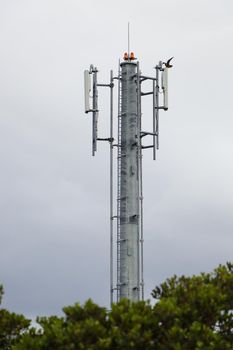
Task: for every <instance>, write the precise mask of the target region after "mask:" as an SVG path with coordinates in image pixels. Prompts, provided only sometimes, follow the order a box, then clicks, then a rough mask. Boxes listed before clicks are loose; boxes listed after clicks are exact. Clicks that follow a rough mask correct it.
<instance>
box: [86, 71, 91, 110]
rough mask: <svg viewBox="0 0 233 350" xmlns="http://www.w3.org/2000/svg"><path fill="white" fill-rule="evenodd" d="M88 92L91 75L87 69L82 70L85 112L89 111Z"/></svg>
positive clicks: (89, 90)
mask: <svg viewBox="0 0 233 350" xmlns="http://www.w3.org/2000/svg"><path fill="white" fill-rule="evenodd" d="M90 92H91V76H90V72H89V70H87V69H86V70H85V71H84V94H85V113H88V112H90Z"/></svg>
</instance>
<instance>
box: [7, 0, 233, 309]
mask: <svg viewBox="0 0 233 350" xmlns="http://www.w3.org/2000/svg"><path fill="white" fill-rule="evenodd" d="M232 15H233V3H232V1H231V0H222V1H217V0H208V1H207V0H195V1H194V0H189V1H187V0H163V1H155V0H153V1H152V0H151V1H150V0H145V1H140V2H139V1H138V2H130V1H128V2H126V1H123V0H119V1H109V0H108V1H107V0H99V1H94V0H90V1H85V2H84V1H78V0H1V1H0V164H1V172H0V283H2V284H3V285H4V288H5V297H4V303H3V305H4V306H5V307H7V308H9V309H10V310H12V311H15V312H20V313H24V314H26V315H28V316H35V315H43V314H46V315H49V314H54V313H59V312H60V310H61V308H62V307H63V306H65V305H70V304H72V303H74V302H75V301H80V302H84V301H85V300H86V299H87V298H89V297H91V298H93V299H94V301H96V302H98V303H100V304H102V305H108V303H109V293H108V290H109V275H108V271H109V260H108V257H109V222H108V216H109V214H108V213H109V191H108V181H109V164H108V160H109V154H108V147H107V145H100V147H99V151H98V153H97V155H96V157H95V158H92V156H91V119H90V117H89V116H86V115H85V114H84V112H83V70H84V69H86V68H88V67H89V65H90V64H91V63H94V64H95V65H97V66H98V68H99V70H100V73H99V79H100V80H101V82H108V79H109V70H110V69H114V72H115V74H117V68H118V67H117V66H118V59H119V58H120V57H122V54H123V52H124V51H125V50H126V49H127V23H128V21H130V23H131V48H132V49H133V50H134V51H135V54H136V57H138V58H139V60H140V64H141V69H142V71H143V73H144V74H148V75H151V74H153V67H154V66H155V64H156V63H157V62H158V61H159V60H160V59H166V58H169V57H171V56H175V59H174V68H173V69H172V70H171V72H170V87H169V89H170V96H169V102H170V109H169V111H168V112H166V113H164V112H162V113H161V123H160V125H161V127H160V135H161V136H160V151H159V154H158V159H157V161H156V162H153V161H152V157H151V153H150V151H146V153H144V158H143V162H144V167H143V169H144V198H145V201H144V203H145V204H144V206H145V217H144V221H145V282H146V297H150V292H151V290H152V288H153V287H154V286H155V285H156V284H158V283H160V282H162V281H163V280H164V279H165V278H167V277H169V276H171V275H173V274H174V273H176V274H183V273H184V274H193V273H199V272H200V271H209V270H211V269H213V268H214V267H216V266H217V265H218V264H219V263H224V262H226V261H227V260H232V246H233V217H232V209H233V186H232V181H233V180H232V179H233V163H232V158H233V157H232V156H233V139H232V129H233V118H232V100H233V98H232V85H233V75H232V61H233V49H232V42H233V22H232ZM100 109H101V113H100V123H99V128H100V133H101V134H102V135H103V136H106V134H107V127H108V125H107V118H108V94H107V92H105V91H102V90H101V96H100ZM151 112H152V108H151V105H150V103H149V102H148V104H147V103H145V105H144V122H145V125H146V123H147V120H148V119H150V118H151Z"/></svg>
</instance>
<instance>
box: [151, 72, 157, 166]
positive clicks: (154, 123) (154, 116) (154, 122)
mask: <svg viewBox="0 0 233 350" xmlns="http://www.w3.org/2000/svg"><path fill="white" fill-rule="evenodd" d="M156 72H157V69H156ZM156 79H157V78H156ZM152 84H153V134H154V135H153V160H155V159H156V147H155V138H156V140H157V136H156V135H155V134H156V131H157V130H156V129H157V127H156V126H157V118H156V113H157V111H156V109H155V107H156V88H155V81H154V80H153V82H152Z"/></svg>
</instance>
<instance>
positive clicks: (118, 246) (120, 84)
mask: <svg viewBox="0 0 233 350" xmlns="http://www.w3.org/2000/svg"><path fill="white" fill-rule="evenodd" d="M121 117H122V82H121V69H120V64H119V71H118V147H117V301H119V300H120V254H121V253H120V248H121V247H120V245H121V237H120V235H121V232H120V227H121V225H120V208H121V197H120V196H121Z"/></svg>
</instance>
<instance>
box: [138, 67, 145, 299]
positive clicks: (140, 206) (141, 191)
mask: <svg viewBox="0 0 233 350" xmlns="http://www.w3.org/2000/svg"><path fill="white" fill-rule="evenodd" d="M140 75H141V73H140V69H139V62H138V63H137V94H138V107H137V113H138V164H139V165H138V172H139V201H138V202H139V203H140V205H139V216H140V227H139V232H140V235H139V240H140V242H139V243H140V253H139V255H140V261H139V265H140V266H139V268H140V276H139V280H140V285H141V299H142V300H144V266H143V260H144V258H143V243H144V238H143V188H142V143H141V129H142V113H141V82H140Z"/></svg>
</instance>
